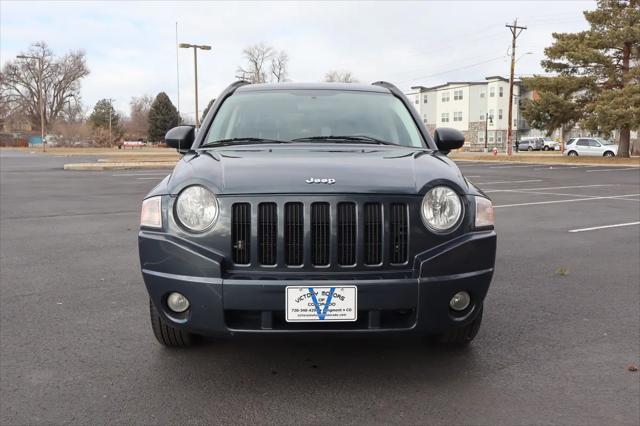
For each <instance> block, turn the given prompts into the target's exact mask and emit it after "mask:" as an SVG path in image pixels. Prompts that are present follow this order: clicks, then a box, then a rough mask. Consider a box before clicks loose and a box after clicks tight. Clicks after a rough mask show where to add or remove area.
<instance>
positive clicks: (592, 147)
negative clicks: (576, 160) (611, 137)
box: [564, 138, 618, 157]
mask: <svg viewBox="0 0 640 426" xmlns="http://www.w3.org/2000/svg"><path fill="white" fill-rule="evenodd" d="M564 152H565V155H568V156H571V157H575V156H579V155H583V156H592V157H615V156H616V155H617V154H618V145H616V144H614V143H613V142H611V141H607V140H605V139H601V138H572V139H569V140H568V141H567V144H566V146H565V150H564Z"/></svg>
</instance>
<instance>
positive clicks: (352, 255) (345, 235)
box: [338, 203, 356, 266]
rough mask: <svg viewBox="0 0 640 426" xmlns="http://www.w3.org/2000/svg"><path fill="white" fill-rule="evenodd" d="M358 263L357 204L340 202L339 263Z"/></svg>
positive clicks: (344, 264) (343, 264)
mask: <svg viewBox="0 0 640 426" xmlns="http://www.w3.org/2000/svg"><path fill="white" fill-rule="evenodd" d="M355 263H356V205H355V204H354V203H340V204H338V265H342V266H346V265H354V264H355Z"/></svg>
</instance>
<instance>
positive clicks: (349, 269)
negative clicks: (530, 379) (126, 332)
mask: <svg viewBox="0 0 640 426" xmlns="http://www.w3.org/2000/svg"><path fill="white" fill-rule="evenodd" d="M165 141H166V143H167V145H169V146H172V147H174V148H178V147H179V148H180V151H181V152H182V153H183V154H184V156H183V157H182V159H181V160H180V161H179V162H178V164H177V165H176V167H175V169H174V170H173V172H172V173H171V175H169V176H167V177H166V178H165V179H164V180H162V181H161V182H160V183H159V184H158V185H157V186H156V187H155V188H154V189H153V190H152V191H151V192H150V193H149V194H148V195H147V196H146V197H145V199H144V201H143V203H142V212H141V223H140V233H139V239H138V242H139V253H140V264H141V268H142V275H143V278H144V282H145V284H146V287H147V291H148V293H149V296H150V315H151V324H152V328H153V332H154V334H155V337H156V338H157V339H158V341H159V342H160V343H161V344H163V345H167V346H186V345H189V344H190V343H191V342H192V341H193V338H194V336H197V335H218V334H242V333H245V334H263V335H265V334H287V335H291V334H295V333H298V334H314V333H318V332H323V333H337V334H355V333H360V334H373V333H384V334H390V333H413V334H420V335H426V336H432V337H435V338H437V339H439V340H440V341H444V342H452V343H460V344H464V343H468V342H470V341H471V340H472V339H473V338H474V336H475V335H476V333H477V332H478V329H479V327H480V323H481V321H482V312H483V301H484V298H485V295H486V294H487V291H488V289H489V284H490V282H491V278H492V276H493V269H494V263H495V254H496V234H495V231H494V227H493V207H492V204H491V201H490V200H489V198H488V197H487V196H486V195H485V194H484V193H483V192H482V191H481V190H480V189H478V188H476V187H475V186H474V185H473V184H471V183H470V182H468V181H467V180H466V179H465V178H464V177H463V175H462V174H461V172H460V170H459V169H458V167H457V166H456V164H455V163H454V162H453V161H451V160H450V159H449V158H448V157H447V153H448V152H449V151H450V150H452V149H457V148H460V147H461V146H462V145H463V143H464V137H463V135H462V133H460V132H459V131H457V130H454V129H447V128H440V129H436V130H435V132H434V135H433V138H432V137H431V136H430V135H429V133H428V132H427V129H426V127H425V126H424V124H423V123H422V120H421V117H420V116H419V115H418V114H417V113H416V111H415V110H414V108H413V107H412V105H411V104H410V102H409V101H408V99H407V98H406V97H405V96H404V95H403V94H402V92H401V91H400V90H399V89H398V88H396V87H395V86H393V85H392V84H390V83H385V82H377V83H374V84H372V85H358V84H340V83H320V84H297V83H296V84H294V83H279V84H248V83H246V82H237V83H235V84H232V85H230V86H229V87H228V88H227V89H226V90H225V91H224V92H223V93H222V94H221V96H219V97H218V98H217V100H216V101H215V103H214V104H213V106H212V107H211V109H210V111H209V112H208V113H207V115H206V117H205V119H204V120H203V123H202V127H201V129H200V131H199V132H198V133H197V135H194V128H193V127H191V126H179V127H176V128H174V129H171V130H170V131H169V132H168V133H167V134H166V137H165Z"/></svg>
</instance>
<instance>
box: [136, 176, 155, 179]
mask: <svg viewBox="0 0 640 426" xmlns="http://www.w3.org/2000/svg"><path fill="white" fill-rule="evenodd" d="M158 179H159V176H154V177H141V178H140V177H139V178H136V180H158Z"/></svg>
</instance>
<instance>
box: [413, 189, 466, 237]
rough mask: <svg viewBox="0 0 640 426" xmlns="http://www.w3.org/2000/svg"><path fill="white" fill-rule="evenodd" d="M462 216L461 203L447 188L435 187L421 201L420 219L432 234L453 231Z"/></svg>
mask: <svg viewBox="0 0 640 426" xmlns="http://www.w3.org/2000/svg"><path fill="white" fill-rule="evenodd" d="M461 216H462V202H461V201H460V197H458V194H456V192H455V191H454V190H453V189H451V188H449V187H447V186H436V187H433V188H431V189H430V190H429V192H427V195H425V196H424V199H423V200H422V219H423V220H424V223H425V225H426V226H427V227H428V228H429V229H431V230H432V231H434V232H438V233H446V232H450V231H453V229H454V228H455V227H456V226H457V225H458V222H459V221H460V217H461Z"/></svg>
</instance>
